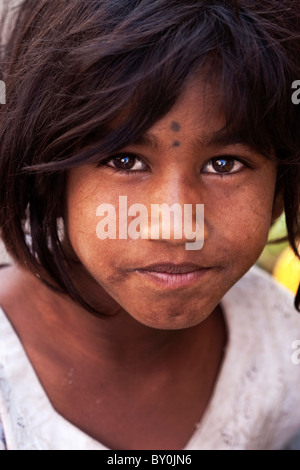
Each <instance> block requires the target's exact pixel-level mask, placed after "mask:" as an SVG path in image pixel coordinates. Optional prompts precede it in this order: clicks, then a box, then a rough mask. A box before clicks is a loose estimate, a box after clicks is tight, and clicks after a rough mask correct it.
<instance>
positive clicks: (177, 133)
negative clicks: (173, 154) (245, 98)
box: [132, 78, 250, 149]
mask: <svg viewBox="0 0 300 470" xmlns="http://www.w3.org/2000/svg"><path fill="white" fill-rule="evenodd" d="M169 138H171V139H173V141H174V145H173V146H177V145H176V144H178V146H179V141H181V140H183V139H186V140H191V141H192V140H193V141H194V142H196V143H197V146H198V147H206V146H217V147H219V146H223V145H224V146H226V145H233V144H245V145H247V144H248V142H247V140H246V139H245V138H244V136H243V135H242V134H241V133H239V131H238V130H233V129H232V130H229V129H228V128H227V127H226V119H225V113H224V111H223V105H222V96H221V95H220V92H219V89H218V87H217V86H213V85H211V84H207V83H204V82H201V81H200V80H199V79H195V78H193V79H191V80H189V81H188V82H187V83H186V85H185V88H184V90H183V92H182V93H181V95H180V97H179V98H178V100H177V101H176V102H175V104H174V106H173V107H172V109H171V110H170V111H169V112H168V113H167V114H165V115H164V116H163V117H162V118H161V119H160V120H158V121H157V122H155V123H154V124H153V125H152V126H151V127H150V128H149V129H148V130H147V132H145V133H144V134H143V135H140V136H138V137H137V138H136V139H134V141H133V142H132V143H133V144H136V145H146V146H149V147H152V148H154V149H157V148H158V147H159V146H160V141H163V140H164V139H169ZM248 146H250V145H249V144H248Z"/></svg>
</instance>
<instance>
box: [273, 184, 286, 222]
mask: <svg viewBox="0 0 300 470" xmlns="http://www.w3.org/2000/svg"><path fill="white" fill-rule="evenodd" d="M283 211H284V199H283V189H281V190H280V191H278V192H277V194H276V196H275V198H274V203H273V209H272V224H273V223H274V222H275V220H276V219H278V217H280V216H281V214H282V213H283Z"/></svg>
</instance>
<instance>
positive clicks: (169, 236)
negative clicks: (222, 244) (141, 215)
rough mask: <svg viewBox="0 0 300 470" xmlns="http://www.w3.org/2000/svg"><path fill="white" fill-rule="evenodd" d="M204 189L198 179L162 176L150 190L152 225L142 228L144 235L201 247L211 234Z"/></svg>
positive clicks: (150, 223) (170, 175)
mask: <svg viewBox="0 0 300 470" xmlns="http://www.w3.org/2000/svg"><path fill="white" fill-rule="evenodd" d="M201 192H202V191H201V187H200V184H199V180H198V179H197V178H188V177H186V176H185V175H178V174H174V173H171V172H170V173H169V174H168V175H166V177H165V178H160V180H159V181H157V182H156V184H155V186H154V185H153V186H152V188H151V191H150V192H149V198H148V201H149V204H148V214H149V216H148V226H144V227H142V234H141V236H142V238H147V239H149V240H152V241H154V240H158V241H162V242H165V243H168V244H172V245H183V244H184V245H185V248H186V250H199V249H201V248H202V247H203V244H204V240H205V239H206V237H207V229H206V224H205V208H204V204H203V203H202V195H201Z"/></svg>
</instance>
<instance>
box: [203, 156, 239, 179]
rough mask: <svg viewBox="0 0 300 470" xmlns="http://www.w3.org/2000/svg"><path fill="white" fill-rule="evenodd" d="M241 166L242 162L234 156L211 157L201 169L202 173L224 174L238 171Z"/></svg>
mask: <svg viewBox="0 0 300 470" xmlns="http://www.w3.org/2000/svg"><path fill="white" fill-rule="evenodd" d="M243 166H244V164H243V163H242V162H240V161H239V160H235V159H234V158H225V157H224V158H213V159H212V160H210V161H209V162H208V163H207V164H206V165H205V167H204V168H203V170H202V171H203V173H212V174H219V175H226V174H232V173H237V172H239V171H240V170H241V169H242V168H243Z"/></svg>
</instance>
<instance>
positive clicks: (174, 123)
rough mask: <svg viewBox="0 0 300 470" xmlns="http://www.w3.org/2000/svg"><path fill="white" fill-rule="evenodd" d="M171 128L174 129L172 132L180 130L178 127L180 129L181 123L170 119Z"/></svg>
mask: <svg viewBox="0 0 300 470" xmlns="http://www.w3.org/2000/svg"><path fill="white" fill-rule="evenodd" d="M171 129H172V131H174V132H178V131H180V129H181V125H180V124H179V123H178V122H176V121H172V122H171Z"/></svg>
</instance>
